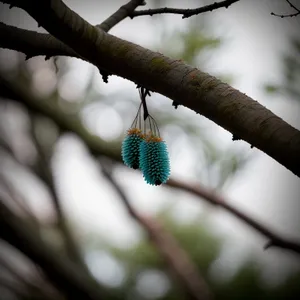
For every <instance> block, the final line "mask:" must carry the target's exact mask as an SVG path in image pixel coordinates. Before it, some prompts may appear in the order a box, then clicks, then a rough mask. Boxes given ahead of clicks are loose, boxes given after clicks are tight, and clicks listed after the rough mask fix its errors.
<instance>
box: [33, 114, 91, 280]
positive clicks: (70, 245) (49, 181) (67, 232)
mask: <svg viewBox="0 0 300 300" xmlns="http://www.w3.org/2000/svg"><path fill="white" fill-rule="evenodd" d="M34 118H35V116H34V115H33V114H31V122H32V123H31V136H32V140H33V142H34V145H35V148H36V150H37V152H38V159H39V160H40V161H39V167H40V172H39V175H40V178H41V179H42V180H43V181H44V182H45V183H46V185H47V187H48V188H49V192H50V196H51V199H52V202H53V206H54V209H55V211H56V215H57V221H58V227H59V229H60V230H61V233H62V236H63V239H64V242H65V246H66V252H67V254H68V256H69V257H70V259H71V260H72V261H74V262H75V263H76V264H78V266H80V268H81V270H82V271H84V272H86V273H87V274H89V270H88V268H87V266H86V264H85V263H84V261H83V258H82V254H81V252H80V249H79V246H78V244H77V243H76V241H75V238H74V236H73V234H72V232H71V229H70V228H69V226H68V222H67V218H66V216H65V213H64V211H63V208H62V206H61V203H60V200H59V197H58V195H57V192H56V188H55V184H54V181H53V176H52V172H51V166H50V157H49V155H47V154H46V153H45V150H44V149H43V147H42V145H41V144H40V141H39V140H38V137H37V135H36V131H35V124H34Z"/></svg>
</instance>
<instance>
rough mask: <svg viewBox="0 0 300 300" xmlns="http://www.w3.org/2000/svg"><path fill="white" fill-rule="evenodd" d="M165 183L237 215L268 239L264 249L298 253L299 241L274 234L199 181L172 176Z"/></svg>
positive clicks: (299, 248)
mask: <svg viewBox="0 0 300 300" xmlns="http://www.w3.org/2000/svg"><path fill="white" fill-rule="evenodd" d="M167 185H168V186H170V187H172V188H176V189H180V190H184V191H187V192H189V193H191V194H193V195H196V196H198V197H200V198H202V199H204V200H206V201H207V202H209V203H210V204H213V205H216V206H219V207H222V208H224V209H225V210H227V211H228V212H230V213H231V214H233V215H234V216H236V217H238V218H239V219H240V220H242V221H243V222H245V223H246V224H248V225H249V226H251V227H252V228H254V229H255V230H256V231H258V232H259V233H260V234H261V235H263V236H265V237H267V238H268V239H270V242H268V243H267V244H266V245H265V246H264V248H265V249H267V248H269V247H271V246H274V247H280V248H284V249H288V250H291V251H293V252H295V253H298V254H300V243H298V242H295V241H292V240H289V239H285V238H284V237H281V236H280V235H278V234H276V233H275V232H272V231H271V230H270V229H268V228H267V227H265V226H264V225H262V224H261V223H259V222H257V221H256V220H254V219H252V218H251V217H250V216H248V215H246V214H245V213H243V212H242V211H240V210H239V209H237V208H235V207H233V206H231V205H230V204H229V203H230V201H229V200H228V199H226V198H224V197H223V196H221V195H220V194H217V193H216V192H214V191H213V190H210V189H208V188H205V187H204V186H202V185H201V184H199V183H197V184H191V183H186V182H183V181H178V180H175V179H173V178H172V179H169V180H168V182H167Z"/></svg>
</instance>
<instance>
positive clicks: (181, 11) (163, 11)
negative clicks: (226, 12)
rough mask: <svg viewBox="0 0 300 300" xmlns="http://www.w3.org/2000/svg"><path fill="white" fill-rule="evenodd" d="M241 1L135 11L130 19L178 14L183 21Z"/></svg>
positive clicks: (230, 0)
mask: <svg viewBox="0 0 300 300" xmlns="http://www.w3.org/2000/svg"><path fill="white" fill-rule="evenodd" d="M238 1H239V0H225V1H220V2H215V3H213V4H209V5H205V6H202V7H199V8H194V9H180V8H170V7H164V8H157V9H146V10H137V11H134V12H133V13H132V14H131V15H130V17H131V18H134V17H137V16H153V15H157V14H178V15H182V19H185V18H189V17H191V16H195V15H199V14H202V13H204V12H208V11H213V10H216V9H219V8H221V7H225V8H228V7H229V6H230V5H231V4H233V3H235V2H238Z"/></svg>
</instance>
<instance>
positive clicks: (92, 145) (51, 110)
mask: <svg viewBox="0 0 300 300" xmlns="http://www.w3.org/2000/svg"><path fill="white" fill-rule="evenodd" d="M0 91H1V94H0V96H1V95H5V96H6V97H9V98H12V99H14V100H17V101H19V102H20V103H22V104H23V105H25V106H27V107H28V108H29V109H31V110H34V111H37V112H39V113H41V114H43V115H45V116H47V117H49V118H51V119H52V120H53V121H54V122H55V123H56V124H57V125H58V126H59V127H60V128H61V130H63V131H72V132H74V133H76V134H77V135H78V136H79V137H81V139H82V140H83V141H84V142H85V144H86V145H87V147H88V148H89V149H90V151H91V152H92V153H93V154H94V155H102V156H106V157H109V158H111V159H113V160H115V161H118V162H122V159H121V149H120V144H114V145H112V144H110V145H109V144H107V143H105V142H103V141H102V140H101V139H100V138H99V137H98V136H94V135H92V134H90V133H89V132H88V131H87V130H86V129H85V128H84V126H83V125H82V124H81V122H80V120H79V119H78V118H75V117H74V116H73V117H70V116H68V115H66V114H64V113H63V112H61V110H59V109H58V108H56V107H55V106H54V105H51V104H50V103H49V102H48V101H43V99H41V98H39V97H38V96H36V95H35V94H34V93H31V92H30V90H28V89H27V88H26V86H24V85H22V83H21V82H14V83H11V82H10V81H9V80H8V79H5V78H4V77H3V76H1V73H0ZM0 99H1V98H0ZM44 104H45V105H44ZM166 185H167V186H171V187H174V188H178V189H181V190H184V191H187V192H190V193H192V194H194V195H197V196H199V197H200V198H199V199H204V200H207V201H208V202H210V203H211V204H213V205H218V206H220V207H222V208H224V209H225V210H227V211H228V212H230V213H232V214H233V215H234V216H236V217H237V218H239V219H240V220H242V221H244V222H245V223H246V224H248V225H249V226H251V227H253V228H254V229H255V230H257V231H258V232H259V233H261V234H262V235H263V236H265V237H266V238H268V239H270V240H271V241H275V242H274V243H272V245H273V246H277V247H281V248H285V249H288V250H292V251H294V252H297V253H300V243H297V242H293V241H290V240H288V239H284V238H283V237H281V236H279V235H278V234H276V233H274V232H272V231H271V230H269V229H267V228H266V227H265V226H263V225H261V224H260V223H259V222H257V221H256V220H254V219H252V218H251V217H250V216H247V215H246V214H244V213H243V212H242V211H240V210H238V209H237V208H234V207H233V206H231V205H230V204H229V201H227V200H226V199H224V198H222V197H221V196H218V195H217V194H216V193H215V192H214V191H213V190H209V189H206V188H205V187H201V185H200V184H199V183H195V184H191V183H189V184H188V183H184V182H182V181H177V180H175V179H172V178H171V179H170V180H169V181H167V184H166Z"/></svg>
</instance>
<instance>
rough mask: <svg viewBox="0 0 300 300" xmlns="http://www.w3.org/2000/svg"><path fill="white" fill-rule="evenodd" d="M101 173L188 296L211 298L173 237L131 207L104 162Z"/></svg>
mask: <svg viewBox="0 0 300 300" xmlns="http://www.w3.org/2000/svg"><path fill="white" fill-rule="evenodd" d="M102 173H103V174H104V176H105V177H106V178H107V180H108V181H109V182H110V183H111V184H112V186H113V187H114V188H115V190H116V192H117V193H118V195H119V197H120V199H121V200H122V201H123V203H124V204H125V206H126V208H127V210H128V213H129V214H130V215H131V216H132V217H133V218H134V219H135V220H136V221H137V222H138V223H139V224H140V225H141V226H142V227H143V228H144V229H145V230H146V231H147V233H148V234H149V238H150V240H151V241H152V243H153V244H154V245H155V246H156V248H157V250H158V251H159V252H160V254H161V255H162V257H163V258H164V260H165V261H166V262H167V264H168V265H169V267H170V269H171V270H172V271H173V272H174V274H175V275H176V276H177V278H178V279H180V282H181V283H182V284H183V286H184V287H185V289H186V291H187V293H188V294H189V295H190V297H191V298H192V299H195V300H200V299H202V300H203V299H211V298H212V295H211V293H210V291H209V289H208V286H207V284H206V282H205V281H204V279H203V278H202V276H201V275H200V274H199V272H198V270H197V269H196V267H195V266H194V264H193V263H192V261H191V260H190V258H189V257H188V255H187V253H186V252H185V251H184V250H183V249H182V248H181V247H180V246H179V244H178V243H177V241H176V240H175V239H174V237H173V236H172V235H171V234H170V233H169V232H168V231H166V230H165V228H163V226H162V225H161V224H160V223H159V222H158V221H157V220H154V219H152V218H150V217H149V216H144V215H141V214H140V213H138V212H137V211H136V210H135V209H134V208H133V207H132V205H131V204H130V201H129V200H128V198H127V196H126V194H125V192H124V191H123V190H122V188H121V187H120V185H119V184H118V183H117V181H116V180H115V179H114V178H113V177H112V175H111V170H107V167H106V166H105V163H103V164H102Z"/></svg>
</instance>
